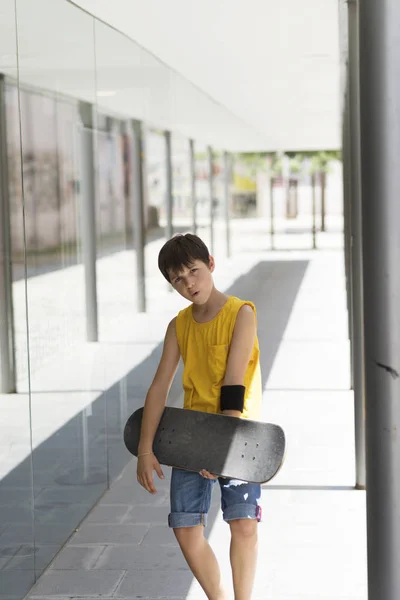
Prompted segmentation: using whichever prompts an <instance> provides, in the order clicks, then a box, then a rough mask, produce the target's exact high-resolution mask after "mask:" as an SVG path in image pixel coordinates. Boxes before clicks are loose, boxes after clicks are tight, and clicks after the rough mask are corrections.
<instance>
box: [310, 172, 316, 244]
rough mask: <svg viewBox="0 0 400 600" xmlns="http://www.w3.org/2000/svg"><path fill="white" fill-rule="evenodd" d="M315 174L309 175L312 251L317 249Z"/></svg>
mask: <svg viewBox="0 0 400 600" xmlns="http://www.w3.org/2000/svg"><path fill="white" fill-rule="evenodd" d="M315 180H316V176H315V173H312V174H311V196H312V230H311V233H312V249H313V250H316V249H317V199H316V193H317V191H316V189H315Z"/></svg>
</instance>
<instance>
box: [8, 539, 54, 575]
mask: <svg viewBox="0 0 400 600" xmlns="http://www.w3.org/2000/svg"><path fill="white" fill-rule="evenodd" d="M59 549H60V547H59V546H54V545H51V544H49V545H47V544H45V545H37V544H36V545H35V547H34V548H33V546H21V548H20V549H19V551H18V552H17V554H16V555H15V556H14V557H13V558H12V559H11V560H10V562H9V563H8V564H7V566H6V567H5V568H6V570H10V569H12V570H20V571H21V570H22V571H25V570H28V571H30V570H32V569H33V566H34V565H35V569H36V571H43V569H45V568H46V567H47V565H48V564H49V563H50V562H51V560H52V558H53V557H54V556H55V555H56V553H57V552H58V550H59ZM34 553H35V560H34V559H33V555H34Z"/></svg>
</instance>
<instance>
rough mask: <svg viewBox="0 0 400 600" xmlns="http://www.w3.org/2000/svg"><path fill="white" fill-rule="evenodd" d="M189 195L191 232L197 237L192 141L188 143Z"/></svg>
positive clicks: (194, 162)
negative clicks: (190, 202)
mask: <svg viewBox="0 0 400 600" xmlns="http://www.w3.org/2000/svg"><path fill="white" fill-rule="evenodd" d="M189 155H190V156H189V170H190V195H191V201H192V230H193V233H194V234H195V235H197V197H196V158H195V154H194V141H193V140H190V141H189Z"/></svg>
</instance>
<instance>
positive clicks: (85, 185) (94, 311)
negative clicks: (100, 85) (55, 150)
mask: <svg viewBox="0 0 400 600" xmlns="http://www.w3.org/2000/svg"><path fill="white" fill-rule="evenodd" d="M79 110H80V116H81V119H82V124H83V127H82V129H81V228H82V229H81V236H82V255H83V264H84V267H85V296H86V337H87V341H88V342H97V341H98V339H99V328H98V308H97V274H96V253H97V251H96V208H95V206H96V181H95V177H96V175H95V173H96V169H95V159H94V152H95V144H94V135H95V129H94V119H93V110H94V107H93V105H92V104H89V103H87V102H81V103H80V104H79Z"/></svg>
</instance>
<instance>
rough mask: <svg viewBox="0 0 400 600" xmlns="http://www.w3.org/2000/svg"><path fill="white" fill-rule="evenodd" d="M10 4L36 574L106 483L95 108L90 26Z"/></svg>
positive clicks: (43, 0) (25, 3) (26, 0)
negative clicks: (90, 287) (92, 267)
mask: <svg viewBox="0 0 400 600" xmlns="http://www.w3.org/2000/svg"><path fill="white" fill-rule="evenodd" d="M17 9H18V10H17V17H18V21H17V23H18V40H19V52H20V85H21V122H22V158H23V172H24V193H25V208H26V252H27V265H28V282H27V287H28V313H29V338H30V378H31V392H32V443H33V453H32V460H33V471H34V486H35V488H34V496H35V499H34V509H35V553H36V554H35V555H36V572H37V574H39V573H40V572H41V571H42V570H43V569H44V568H45V566H46V565H47V564H48V562H49V561H50V560H51V558H52V557H53V556H54V555H55V553H56V552H57V551H58V550H59V549H60V547H61V545H62V544H63V543H64V542H65V540H66V539H67V538H68V536H69V535H70V534H71V533H72V532H73V531H74V529H75V527H76V526H77V524H78V523H79V522H80V521H81V519H82V518H83V517H84V516H85V515H86V514H87V512H88V511H89V510H90V508H91V507H92V506H93V504H94V503H95V502H96V500H97V499H98V498H99V497H100V495H101V494H102V493H103V491H104V490H105V489H106V487H107V480H108V473H107V457H106V435H105V431H104V427H105V410H106V406H105V399H104V395H102V390H103V385H104V379H103V377H102V369H103V365H102V363H101V360H100V359H99V360H96V355H94V349H93V345H92V344H89V343H87V337H86V306H85V302H86V293H85V291H86V290H85V265H84V264H83V258H82V257H83V256H84V255H85V256H86V254H85V249H86V248H87V247H88V244H89V240H88V236H87V235H86V234H85V237H84V236H83V232H84V231H85V232H86V229H84V222H85V219H84V215H85V212H84V211H85V210H86V206H87V205H86V203H85V202H84V201H83V200H84V196H83V190H86V188H87V184H88V181H91V180H92V179H93V178H94V174H93V172H92V171H91V169H88V168H86V167H87V164H88V156H87V152H88V145H87V144H84V141H86V140H87V133H88V132H87V129H88V124H87V123H84V122H83V121H82V118H83V117H82V116H81V115H82V114H83V112H84V111H83V107H82V104H81V102H82V101H85V102H88V103H92V104H94V103H95V55H94V29H93V19H92V18H91V17H90V16H89V15H87V14H85V13H83V12H81V11H79V10H78V9H77V8H76V7H74V6H73V5H71V4H69V3H66V2H63V1H61V0H37V1H36V2H35V3H32V2H31V1H30V0H17ZM44 15H45V16H46V18H44ZM91 135H92V133H91V132H90V131H89V136H91ZM93 140H94V141H95V137H94V138H93ZM93 152H95V145H94V148H93ZM85 198H86V196H85ZM20 374H21V373H20ZM21 389H25V387H24V382H23V381H22V383H21Z"/></svg>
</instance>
